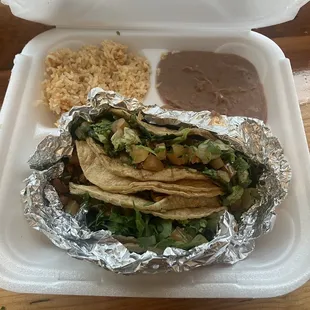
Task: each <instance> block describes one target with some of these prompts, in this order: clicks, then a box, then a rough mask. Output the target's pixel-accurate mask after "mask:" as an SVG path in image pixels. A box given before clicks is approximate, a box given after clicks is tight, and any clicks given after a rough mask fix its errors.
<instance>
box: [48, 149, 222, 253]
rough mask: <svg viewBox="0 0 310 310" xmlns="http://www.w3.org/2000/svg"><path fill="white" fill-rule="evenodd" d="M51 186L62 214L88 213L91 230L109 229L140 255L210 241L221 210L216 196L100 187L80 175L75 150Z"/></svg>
mask: <svg viewBox="0 0 310 310" xmlns="http://www.w3.org/2000/svg"><path fill="white" fill-rule="evenodd" d="M52 185H53V186H54V188H55V189H56V191H57V193H58V195H59V197H60V201H61V202H62V204H63V207H64V211H65V212H67V213H70V214H71V215H73V216H75V215H76V214H77V213H78V212H79V210H81V212H87V215H86V225H87V226H88V228H89V229H90V230H92V231H97V230H101V229H105V230H109V231H110V232H111V233H112V236H113V237H115V238H116V239H117V240H119V241H120V242H122V243H123V244H124V245H125V246H126V247H127V248H128V249H129V250H130V251H135V252H139V253H140V252H143V251H146V250H153V251H156V252H160V251H162V250H163V249H165V248H166V247H168V246H173V247H178V248H182V249H190V248H192V247H195V246H198V245H200V244H203V243H205V242H207V241H209V240H212V238H213V237H214V234H215V233H216V227H217V223H218V221H219V217H220V216H221V214H222V212H223V211H224V210H225V208H224V207H222V206H221V202H220V200H219V198H218V197H182V196H177V195H167V194H163V193H156V192H153V191H141V192H138V193H135V194H134V195H125V194H119V193H111V192H108V191H103V190H102V189H100V188H99V187H97V186H95V185H93V184H92V183H90V182H89V180H87V179H86V178H85V176H84V174H83V172H82V169H81V168H80V166H79V162H78V157H77V155H76V154H74V155H73V156H72V157H71V158H70V159H69V160H67V161H65V165H64V173H63V175H62V176H61V178H57V179H53V180H52ZM81 208H82V209H81Z"/></svg>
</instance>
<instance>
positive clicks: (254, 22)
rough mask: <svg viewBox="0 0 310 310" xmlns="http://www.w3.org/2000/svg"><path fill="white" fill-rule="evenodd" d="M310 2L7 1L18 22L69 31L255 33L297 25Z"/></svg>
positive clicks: (202, 0)
mask: <svg viewBox="0 0 310 310" xmlns="http://www.w3.org/2000/svg"><path fill="white" fill-rule="evenodd" d="M308 1H309V0H194V1H189V0H153V1H148V0H130V1H128V0H87V1H85V0H65V1H64V0H2V2H3V3H4V4H8V5H9V6H10V7H11V10H12V13H13V14H14V15H15V16H18V17H21V18H24V19H28V20H32V21H36V22H40V23H43V24H50V25H56V26H59V27H66V28H67V27H69V28H76V27H78V28H89V27H91V28H105V29H107V28H109V29H112V28H117V29H128V28H129V29H151V28H154V29H156V28H157V29H158V28H161V29H166V28H175V29H176V28H178V29H179V28H192V27H195V28H197V29H198V28H202V29H206V28H209V29H210V28H212V29H226V30H229V29H236V28H239V29H252V28H258V27H264V26H270V25H274V24H278V23H283V22H286V21H288V20H291V19H293V18H294V17H295V16H296V14H297V12H298V10H299V9H300V8H301V6H303V5H304V4H305V3H307V2H308Z"/></svg>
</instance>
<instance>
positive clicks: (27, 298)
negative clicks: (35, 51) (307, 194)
mask: <svg viewBox="0 0 310 310" xmlns="http://www.w3.org/2000/svg"><path fill="white" fill-rule="evenodd" d="M271 1H276V0H271ZM49 28H50V27H48V26H44V25H40V24H36V23H32V22H27V21H24V20H21V19H19V18H16V17H14V16H13V15H12V14H11V13H10V11H9V9H8V8H7V7H5V6H3V5H1V4H0V106H1V103H2V101H3V98H4V94H5V90H6V87H7V84H8V80H9V76H10V69H11V68H12V65H13V58H14V55H15V54H17V53H19V52H20V51H21V50H22V48H23V46H24V45H25V44H26V43H27V42H28V41H29V40H30V39H32V38H33V37H34V36H35V35H37V34H39V33H41V32H43V31H45V30H47V29H49ZM257 31H258V32H260V33H262V34H264V35H266V36H269V37H270V38H272V39H274V40H275V41H276V43H277V44H279V45H280V47H281V48H282V49H283V50H284V52H285V54H286V55H287V57H289V58H290V59H291V63H292V67H293V71H294V74H295V77H297V76H298V75H299V74H303V72H310V3H309V4H307V5H306V6H305V7H303V8H302V10H301V11H300V12H299V14H298V16H297V17H296V19H295V20H294V21H291V22H288V23H285V24H282V25H276V26H273V27H268V28H263V29H259V30H257ZM296 81H297V80H296ZM298 81H299V83H301V82H300V81H302V83H303V79H301V80H300V79H299V80H298ZM299 86H300V87H299ZM299 86H298V87H297V91H298V95H299V99H300V100H301V101H302V102H305V100H304V98H306V97H307V96H309V97H310V86H309V88H308V84H307V78H306V77H305V79H304V84H303V85H299ZM308 90H309V94H308V93H307V91H308ZM301 112H302V116H303V121H304V126H305V131H306V134H307V139H308V144H309V142H310V102H309V103H306V104H303V105H301ZM309 263H310V262H309ZM0 286H1V283H0ZM1 307H2V308H1ZM134 308H135V309H147V310H160V309H169V310H174V309H178V310H187V309H192V310H196V309H197V310H198V309H199V310H200V309H201V310H202V309H234V310H235V309H236V310H237V309H240V310H251V309H287V310H288V309H301V310H304V309H310V282H308V283H307V284H305V285H304V286H303V287H301V288H299V289H298V290H296V291H295V292H292V293H290V294H288V295H286V296H282V297H278V298H271V299H196V300H192V299H144V298H140V299H139V298H111V297H84V296H56V295H35V294H18V293H13V292H8V291H4V290H0V310H4V309H6V310H12V309H14V310H24V309H76V310H82V309H118V310H122V309H124V310H125V309H134Z"/></svg>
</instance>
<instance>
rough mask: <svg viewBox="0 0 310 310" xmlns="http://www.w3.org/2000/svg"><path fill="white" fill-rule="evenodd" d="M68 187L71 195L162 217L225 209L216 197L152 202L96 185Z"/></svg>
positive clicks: (178, 217)
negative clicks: (86, 197)
mask: <svg viewBox="0 0 310 310" xmlns="http://www.w3.org/2000/svg"><path fill="white" fill-rule="evenodd" d="M69 187H70V193H71V194H73V195H84V194H89V195H90V197H92V198H95V199H98V200H101V201H103V202H106V203H110V204H112V205H114V206H119V207H122V208H129V209H136V210H139V211H140V212H143V213H149V214H153V215H154V216H158V217H161V218H163V219H174V220H185V219H186V220H188V219H195V218H202V217H206V216H208V215H210V214H212V213H214V212H219V211H222V210H224V209H225V208H224V207H222V206H221V205H220V203H219V200H218V199H217V198H216V197H212V198H207V197H206V198H202V197H198V198H185V197H181V196H167V197H165V198H163V199H162V200H160V201H158V202H153V201H149V200H146V199H143V198H140V197H137V196H133V195H122V194H115V193H109V192H106V191H103V190H101V189H100V188H99V187H97V186H86V185H77V184H74V183H70V186H69Z"/></svg>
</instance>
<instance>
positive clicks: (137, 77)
mask: <svg viewBox="0 0 310 310" xmlns="http://www.w3.org/2000/svg"><path fill="white" fill-rule="evenodd" d="M44 74H45V78H44V81H43V83H42V100H41V101H40V102H42V103H43V104H46V105H47V106H48V107H49V108H50V110H51V111H52V112H54V113H56V114H61V113H63V112H66V111H69V110H70V109H71V108H72V107H73V106H80V105H83V104H84V102H85V97H86V95H87V93H88V92H89V91H90V90H91V89H92V88H93V87H97V86H99V87H102V88H104V89H106V90H113V91H117V92H119V93H121V94H123V95H124V96H128V97H132V98H136V99H138V100H140V101H141V102H143V100H144V97H145V95H146V93H147V92H148V89H149V86H150V65H149V62H148V60H147V59H146V58H145V57H143V56H141V55H136V54H134V53H131V52H128V47H127V46H125V45H123V44H120V43H117V42H114V41H109V40H105V41H103V42H102V43H101V45H99V46H95V45H85V46H83V47H81V48H80V49H78V50H76V51H74V50H71V49H69V48H64V49H59V50H56V51H53V52H51V53H49V54H48V55H47V57H46V60H45V73H44Z"/></svg>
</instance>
